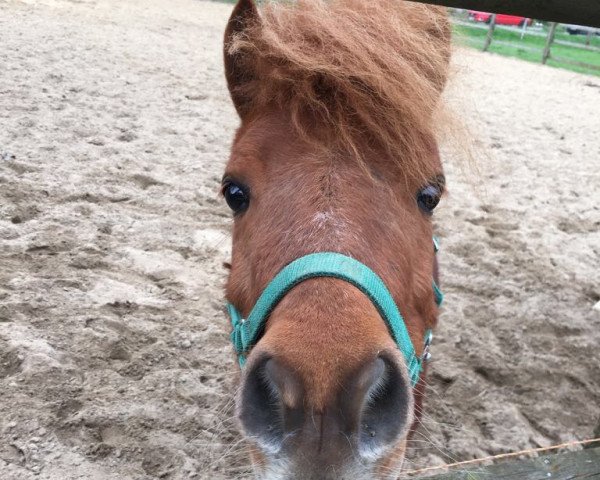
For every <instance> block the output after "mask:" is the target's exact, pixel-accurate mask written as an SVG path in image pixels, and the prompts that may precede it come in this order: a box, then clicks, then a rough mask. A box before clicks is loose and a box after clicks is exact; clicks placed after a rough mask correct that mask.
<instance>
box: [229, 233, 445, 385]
mask: <svg viewBox="0 0 600 480" xmlns="http://www.w3.org/2000/svg"><path fill="white" fill-rule="evenodd" d="M434 248H435V251H436V252H437V248H438V247H437V240H436V239H434ZM317 277H331V278H338V279H340V280H344V281H346V282H348V283H350V284H352V285H354V286H355V287H356V288H358V289H359V290H360V291H361V292H363V293H364V294H365V295H366V296H367V297H368V298H369V300H371V302H372V303H373V305H374V306H375V307H376V308H377V311H378V312H379V314H380V315H381V317H382V318H383V319H384V320H385V322H386V324H387V326H388V328H389V330H390V334H391V335H392V338H393V339H394V341H395V342H396V345H397V346H398V348H399V349H400V351H401V352H402V354H403V355H404V358H405V360H406V366H407V368H408V373H409V376H410V379H411V382H412V385H413V386H415V385H416V384H417V382H418V380H419V375H420V372H421V367H422V362H423V359H426V358H427V355H428V349H429V344H430V343H431V337H432V335H431V330H427V331H426V332H425V349H424V352H423V355H422V357H417V355H416V353H415V349H414V347H413V344H412V341H411V339H410V336H409V334H408V330H407V328H406V324H405V322H404V318H403V317H402V314H401V313H400V310H399V309H398V307H397V305H396V303H395V302H394V299H393V297H392V295H391V293H390V292H389V290H388V289H387V287H386V286H385V284H384V283H383V280H381V278H380V277H379V276H378V275H377V274H376V273H375V272H374V271H373V270H371V269H370V268H369V267H367V266H366V265H365V264H363V263H361V262H359V261H358V260H355V259H354V258H351V257H348V256H346V255H342V254H340V253H335V252H319V253H312V254H309V255H305V256H303V257H300V258H297V259H296V260H294V261H293V262H292V263H290V264H288V265H286V266H285V267H284V268H283V269H282V270H281V271H280V272H279V273H278V274H277V275H276V276H275V278H273V280H271V282H270V283H269V284H268V285H267V287H266V288H265V289H264V291H263V292H262V294H261V295H260V297H259V298H258V300H257V301H256V304H255V305H254V308H252V311H251V312H250V314H249V315H248V318H246V319H245V318H243V317H242V315H241V314H240V313H239V311H238V310H237V309H236V308H235V307H234V306H233V305H232V304H231V303H228V304H227V310H228V312H229V315H230V317H231V323H232V325H233V332H232V333H231V341H232V343H233V346H234V348H235V350H236V352H237V354H238V359H239V362H240V365H241V366H243V365H244V363H245V361H246V355H247V354H248V352H249V351H250V349H251V348H252V346H253V345H255V344H256V343H257V342H258V340H259V338H260V336H261V334H262V332H263V330H264V327H265V324H266V322H267V318H268V317H269V315H270V314H271V312H272V311H273V309H274V308H275V307H276V306H277V304H278V303H279V302H280V301H281V300H282V299H283V297H284V296H285V295H286V294H287V293H288V292H289V291H290V290H291V289H292V288H293V287H295V286H296V285H298V284H299V283H301V282H303V281H305V280H308V279H309V278H317ZM432 287H433V292H434V295H435V300H436V303H437V305H438V306H439V305H441V303H442V300H443V295H442V292H441V291H440V289H439V288H438V286H437V285H436V284H435V282H433V285H432Z"/></svg>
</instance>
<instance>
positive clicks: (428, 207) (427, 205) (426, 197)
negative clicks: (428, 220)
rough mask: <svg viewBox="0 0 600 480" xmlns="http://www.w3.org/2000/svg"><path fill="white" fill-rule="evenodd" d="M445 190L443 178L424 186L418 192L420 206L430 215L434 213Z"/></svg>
mask: <svg viewBox="0 0 600 480" xmlns="http://www.w3.org/2000/svg"><path fill="white" fill-rule="evenodd" d="M443 191H444V181H443V179H442V178H440V179H438V180H436V181H435V182H433V183H430V184H429V185H426V186H425V187H423V188H422V189H421V190H420V191H419V193H418V194H417V204H418V205H419V208H420V209H421V210H422V211H423V212H424V213H427V214H428V215H431V214H432V213H433V210H434V208H435V207H437V205H438V203H440V198H441V197H442V193H443Z"/></svg>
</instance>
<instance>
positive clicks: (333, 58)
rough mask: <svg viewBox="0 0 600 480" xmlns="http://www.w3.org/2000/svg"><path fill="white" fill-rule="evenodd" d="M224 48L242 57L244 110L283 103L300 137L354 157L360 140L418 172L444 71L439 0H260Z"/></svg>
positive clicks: (444, 25)
mask: <svg viewBox="0 0 600 480" xmlns="http://www.w3.org/2000/svg"><path fill="white" fill-rule="evenodd" d="M229 53H230V54H234V55H236V56H237V57H238V58H243V59H245V63H244V68H245V69H246V71H247V72H248V75H247V79H248V81H246V82H245V83H244V84H243V85H242V86H240V87H239V88H242V89H244V90H246V91H245V92H244V93H245V94H244V96H245V97H247V98H250V99H251V106H250V108H249V110H250V111H254V112H261V111H264V110H265V109H269V108H272V107H277V108H280V109H284V110H285V111H288V112H290V114H291V118H292V121H293V123H294V125H295V127H296V128H297V130H298V132H299V133H300V134H301V135H302V136H303V137H304V138H306V139H310V140H311V141H316V142H318V143H320V144H321V145H324V146H325V145H326V146H327V148H329V149H331V147H332V145H335V146H337V147H338V148H341V149H343V151H344V152H350V153H352V154H353V155H354V156H355V157H356V158H358V159H359V160H364V155H363V153H362V152H363V151H364V149H365V145H366V146H368V147H369V148H371V149H372V150H373V151H378V152H381V151H383V152H385V153H386V154H387V155H389V157H390V158H392V159H393V160H394V162H396V164H397V165H398V166H400V168H401V169H402V171H403V172H405V173H406V174H408V175H411V176H414V175H417V176H418V175H419V171H420V170H421V168H420V167H422V166H423V165H422V162H423V161H425V156H426V155H430V152H431V144H432V136H433V135H434V134H435V122H434V113H435V112H436V109H438V108H439V107H440V105H439V104H440V94H441V91H442V90H443V88H444V85H445V83H446V79H447V76H448V61H449V57H450V25H449V22H448V19H447V15H446V14H445V12H444V10H443V9H440V8H438V7H432V6H427V5H422V4H418V3H411V2H405V1H402V0H374V1H365V0H331V1H325V0H298V1H297V2H285V1H284V2H281V1H279V2H275V1H267V2H264V3H263V5H262V7H261V15H260V21H256V22H254V23H253V24H251V25H250V26H249V28H246V29H245V30H244V31H243V32H241V33H238V34H237V35H236V36H235V37H234V39H233V41H232V42H231V43H230V44H229ZM427 152H429V153H427Z"/></svg>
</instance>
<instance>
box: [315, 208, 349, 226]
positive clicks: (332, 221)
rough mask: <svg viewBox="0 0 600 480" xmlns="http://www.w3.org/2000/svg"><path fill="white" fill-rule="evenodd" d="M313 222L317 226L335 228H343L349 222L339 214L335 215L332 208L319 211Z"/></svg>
mask: <svg viewBox="0 0 600 480" xmlns="http://www.w3.org/2000/svg"><path fill="white" fill-rule="evenodd" d="M312 221H313V223H315V224H316V225H315V226H316V227H317V228H325V227H328V228H333V229H335V230H343V229H344V228H346V226H347V224H346V222H345V221H344V220H342V219H341V218H340V217H339V216H338V215H335V214H334V213H333V212H332V211H331V210H330V211H327V212H317V213H316V214H315V216H314V217H313V220H312Z"/></svg>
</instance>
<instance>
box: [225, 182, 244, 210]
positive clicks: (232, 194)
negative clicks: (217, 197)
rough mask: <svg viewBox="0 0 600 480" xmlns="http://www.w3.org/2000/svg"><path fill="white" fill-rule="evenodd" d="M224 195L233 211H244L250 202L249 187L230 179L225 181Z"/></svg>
mask: <svg viewBox="0 0 600 480" xmlns="http://www.w3.org/2000/svg"><path fill="white" fill-rule="evenodd" d="M223 196H224V197H225V201H226V202H227V205H229V208H231V210H233V213H242V212H243V211H245V210H246V209H247V208H248V205H249V204H250V195H249V194H248V189H247V187H245V186H244V185H240V184H238V183H234V182H232V181H230V180H228V181H225V182H223Z"/></svg>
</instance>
